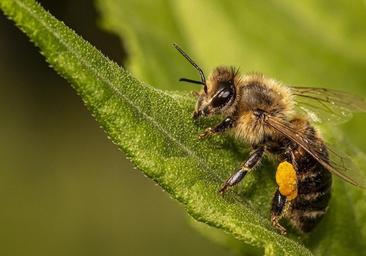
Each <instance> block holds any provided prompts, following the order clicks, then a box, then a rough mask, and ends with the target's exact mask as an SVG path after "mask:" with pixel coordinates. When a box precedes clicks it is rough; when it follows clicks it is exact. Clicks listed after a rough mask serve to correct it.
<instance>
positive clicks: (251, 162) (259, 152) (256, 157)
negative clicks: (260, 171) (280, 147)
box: [219, 146, 264, 194]
mask: <svg viewBox="0 0 366 256" xmlns="http://www.w3.org/2000/svg"><path fill="white" fill-rule="evenodd" d="M263 153H264V147H263V146H261V147H259V148H257V149H255V150H254V151H253V152H252V153H251V154H250V155H249V158H248V159H247V160H246V161H245V162H244V164H243V165H242V167H241V168H240V169H239V170H238V171H237V172H236V173H234V174H233V175H232V176H231V177H230V178H229V179H228V180H227V181H226V182H225V184H224V186H223V187H222V188H221V189H220V190H219V192H220V194H224V193H225V192H226V190H227V189H228V188H229V187H232V186H234V185H236V184H238V183H239V182H240V181H241V180H242V179H243V178H244V177H245V175H246V174H247V173H248V172H250V171H251V170H252V169H253V168H254V166H256V164H257V163H258V162H259V161H260V160H261V159H262V157H263Z"/></svg>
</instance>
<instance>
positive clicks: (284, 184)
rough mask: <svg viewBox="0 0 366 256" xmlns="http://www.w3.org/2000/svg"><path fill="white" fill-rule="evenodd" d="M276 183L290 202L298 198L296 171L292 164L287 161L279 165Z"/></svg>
mask: <svg viewBox="0 0 366 256" xmlns="http://www.w3.org/2000/svg"><path fill="white" fill-rule="evenodd" d="M276 182H277V184H278V187H279V191H280V193H281V194H282V195H284V196H286V197H287V199H288V200H293V199H295V198H296V197H297V178H296V171H295V169H294V167H293V165H292V164H290V163H289V162H287V161H285V162H282V163H280V164H279V165H278V167H277V172H276Z"/></svg>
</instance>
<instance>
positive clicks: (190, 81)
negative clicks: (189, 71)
mask: <svg viewBox="0 0 366 256" xmlns="http://www.w3.org/2000/svg"><path fill="white" fill-rule="evenodd" d="M179 81H180V82H187V83H192V84H202V85H205V84H204V83H203V82H202V81H197V80H192V79H188V78H180V79H179Z"/></svg>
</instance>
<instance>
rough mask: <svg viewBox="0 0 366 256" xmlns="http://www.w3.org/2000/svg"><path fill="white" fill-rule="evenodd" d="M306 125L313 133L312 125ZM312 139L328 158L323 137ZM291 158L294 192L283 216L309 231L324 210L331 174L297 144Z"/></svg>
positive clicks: (326, 204)
mask: <svg viewBox="0 0 366 256" xmlns="http://www.w3.org/2000/svg"><path fill="white" fill-rule="evenodd" d="M308 129H310V130H312V133H315V132H314V129H313V128H312V127H308ZM313 136H314V134H313ZM313 141H314V137H313ZM316 141H317V143H316V144H317V145H316V146H317V147H319V148H320V147H321V148H322V149H323V150H322V152H324V157H325V158H328V153H327V150H326V147H325V145H324V143H323V141H322V140H321V139H319V138H317V139H316ZM292 158H293V159H292V160H293V163H294V164H296V168H295V169H296V173H297V189H298V196H297V197H296V198H295V199H294V200H293V201H291V202H290V205H289V211H288V215H287V217H288V218H289V220H290V221H291V222H292V224H293V225H294V226H295V227H297V228H298V229H300V230H301V231H303V232H309V231H311V230H312V229H313V228H314V227H315V226H316V225H317V224H318V223H319V221H320V220H321V219H322V217H323V216H324V214H325V212H326V210H327V206H328V202H329V199H330V196H331V186H332V175H331V173H330V172H329V171H328V170H326V169H325V168H324V167H323V166H322V165H320V164H319V163H318V161H316V160H315V159H314V158H313V157H312V156H310V155H309V154H308V153H307V152H306V151H305V150H303V149H302V148H300V147H297V148H296V149H295V150H293V152H292Z"/></svg>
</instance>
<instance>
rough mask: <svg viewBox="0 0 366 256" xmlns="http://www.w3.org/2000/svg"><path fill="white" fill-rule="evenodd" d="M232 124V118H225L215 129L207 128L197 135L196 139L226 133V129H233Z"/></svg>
mask: <svg viewBox="0 0 366 256" xmlns="http://www.w3.org/2000/svg"><path fill="white" fill-rule="evenodd" d="M233 124H234V119H233V118H232V117H226V118H225V119H224V120H223V121H222V122H221V123H219V124H218V125H216V126H215V127H213V128H212V127H209V128H207V129H206V130H205V131H204V132H203V133H201V134H200V135H198V138H199V139H204V138H207V137H208V136H211V135H214V134H217V133H222V132H224V131H226V130H227V129H229V128H231V127H233Z"/></svg>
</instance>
